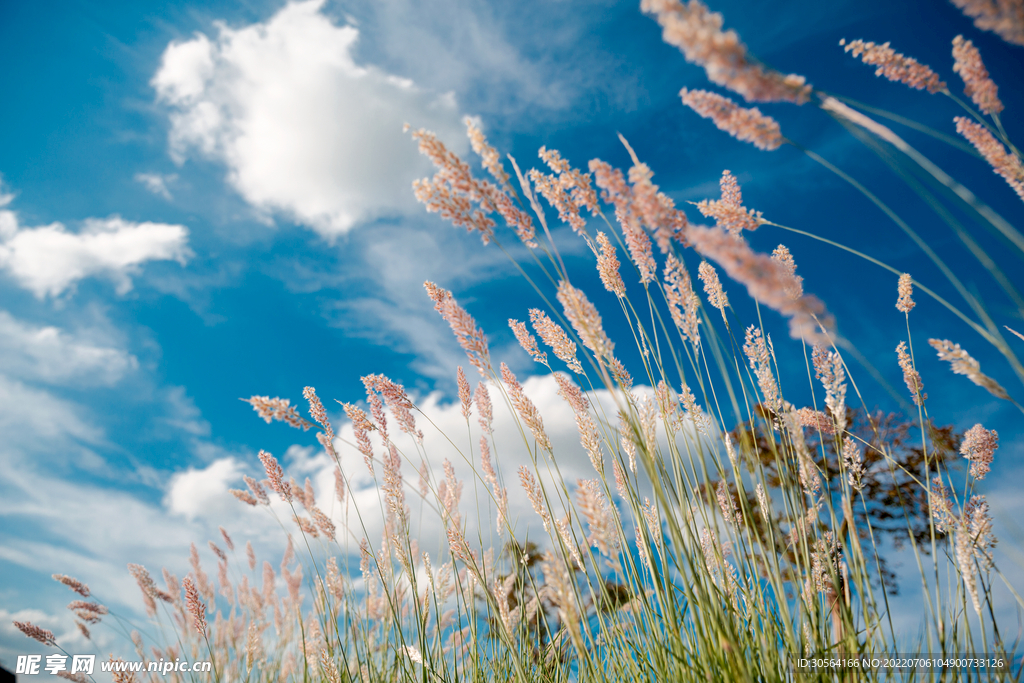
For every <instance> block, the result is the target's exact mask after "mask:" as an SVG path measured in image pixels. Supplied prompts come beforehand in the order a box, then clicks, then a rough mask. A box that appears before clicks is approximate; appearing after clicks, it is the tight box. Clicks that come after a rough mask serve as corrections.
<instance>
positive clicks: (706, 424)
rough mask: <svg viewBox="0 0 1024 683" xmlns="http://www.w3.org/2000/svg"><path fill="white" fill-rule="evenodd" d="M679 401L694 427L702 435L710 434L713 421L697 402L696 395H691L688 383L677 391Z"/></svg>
mask: <svg viewBox="0 0 1024 683" xmlns="http://www.w3.org/2000/svg"><path fill="white" fill-rule="evenodd" d="M679 402H680V403H682V404H683V407H684V408H686V416H687V417H688V418H690V422H692V423H693V426H694V428H696V430H697V431H698V432H699V433H701V434H703V435H704V436H711V429H712V427H714V422H713V421H712V419H711V417H710V416H709V415H708V414H707V413H705V412H704V409H703V408H701V407H700V405H698V404H697V397H696V396H694V395H693V391H692V390H691V389H690V386H689V385H688V384H684V385H683V388H682V391H680V392H679Z"/></svg>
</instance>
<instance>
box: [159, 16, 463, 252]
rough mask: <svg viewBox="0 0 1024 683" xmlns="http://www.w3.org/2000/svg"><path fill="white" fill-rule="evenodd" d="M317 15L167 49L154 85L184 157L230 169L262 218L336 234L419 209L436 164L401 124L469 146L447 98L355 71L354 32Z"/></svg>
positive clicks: (368, 69) (367, 70)
mask: <svg viewBox="0 0 1024 683" xmlns="http://www.w3.org/2000/svg"><path fill="white" fill-rule="evenodd" d="M322 7H323V1H322V0H309V1H307V2H294V3H291V4H288V5H287V6H285V7H284V8H283V9H281V10H280V11H279V12H278V13H277V14H275V15H274V16H273V17H271V18H270V19H269V20H268V21H266V22H265V23H259V24H254V25H250V26H246V27H243V28H238V29H233V28H228V27H226V26H220V27H219V33H218V35H217V36H216V37H215V38H210V37H208V36H206V35H201V34H200V35H197V36H195V37H194V38H192V39H190V40H187V41H185V42H179V43H172V44H171V45H170V46H168V48H167V49H166V51H165V52H164V55H163V60H162V63H161V66H160V69H159V71H158V72H157V74H156V75H155V76H154V78H153V80H152V85H153V87H154V88H155V89H156V91H157V94H158V98H159V100H160V101H162V102H163V103H165V104H166V105H168V106H169V108H170V121H171V131H170V147H171V154H172V156H173V157H174V158H175V159H176V160H177V161H179V162H182V161H183V160H184V159H186V158H187V157H188V156H189V155H190V154H193V153H196V154H199V155H201V156H204V157H206V158H210V159H213V160H216V161H218V162H220V163H223V164H224V165H225V166H226V167H227V171H228V175H227V178H228V182H229V183H230V184H231V185H232V186H233V187H234V188H235V189H236V190H237V191H238V192H239V193H240V194H241V195H242V197H243V198H244V199H245V200H246V201H248V202H249V203H250V204H251V205H253V206H254V207H256V208H257V209H258V210H260V211H261V212H263V213H264V214H275V213H276V214H280V215H282V216H284V217H287V218H289V219H291V220H294V221H296V222H298V223H301V224H304V225H307V226H309V227H312V228H313V229H315V230H316V231H317V232H319V233H320V234H322V235H324V236H325V237H328V238H331V237H334V236H337V235H338V234H340V233H343V232H345V231H347V230H349V229H350V228H352V227H353V226H354V225H356V224H357V223H359V222H361V221H365V220H368V219H372V218H374V217H378V216H384V215H394V214H396V213H398V212H402V211H405V210H408V209H409V208H410V207H411V206H412V205H413V199H412V190H411V187H410V184H411V181H412V180H413V179H414V178H416V177H419V176H422V175H425V174H426V173H428V172H429V165H428V164H427V162H426V161H425V160H424V159H422V158H421V157H420V156H419V154H418V153H417V151H416V146H415V144H413V142H412V141H411V140H410V139H409V137H408V135H406V134H403V132H402V126H403V124H404V123H409V124H411V125H412V126H414V127H425V128H429V129H432V130H434V131H435V132H437V133H438V134H439V135H440V136H441V137H442V139H445V140H449V141H453V142H454V143H455V144H456V145H459V147H457V148H456V149H458V150H460V151H461V150H463V149H464V148H467V147H468V145H467V144H466V143H465V142H464V131H463V129H462V126H461V123H460V121H459V118H460V117H459V115H458V111H457V108H456V105H455V100H454V97H453V96H452V95H437V94H433V93H429V92H425V91H423V90H421V89H419V88H417V87H416V86H415V84H413V83H412V82H411V81H409V80H407V79H402V78H399V77H396V76H394V75H391V74H388V73H386V72H384V71H382V70H381V69H378V68H376V67H373V66H367V65H360V64H357V63H356V61H355V60H354V58H353V50H354V47H355V44H356V41H357V39H358V36H359V31H358V30H357V29H355V28H354V27H352V26H338V25H336V24H335V23H334V22H333V21H332V20H331V19H330V18H328V17H327V16H325V15H324V14H323V12H322V11H321V10H322Z"/></svg>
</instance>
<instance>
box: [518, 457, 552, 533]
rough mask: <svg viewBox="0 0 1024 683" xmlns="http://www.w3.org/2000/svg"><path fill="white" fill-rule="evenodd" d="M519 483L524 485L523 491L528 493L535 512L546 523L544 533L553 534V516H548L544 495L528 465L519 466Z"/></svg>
mask: <svg viewBox="0 0 1024 683" xmlns="http://www.w3.org/2000/svg"><path fill="white" fill-rule="evenodd" d="M519 483H520V484H522V485H523V490H525V491H526V495H527V497H528V498H529V499H530V504H531V505H532V506H533V511H534V512H536V513H537V514H538V515H539V516H540V519H541V521H542V522H543V523H544V531H546V532H548V533H551V515H549V514H548V510H547V508H546V507H545V506H544V493H543V491H542V490H541V487H540V484H538V483H537V480H536V479H534V478H533V473H532V472H531V471H530V468H528V467H527V466H526V465H520V466H519Z"/></svg>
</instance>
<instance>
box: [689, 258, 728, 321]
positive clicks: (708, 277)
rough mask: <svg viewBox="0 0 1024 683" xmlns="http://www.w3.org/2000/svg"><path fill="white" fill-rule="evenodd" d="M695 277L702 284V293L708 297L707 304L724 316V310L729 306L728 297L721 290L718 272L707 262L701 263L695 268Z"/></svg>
mask: <svg viewBox="0 0 1024 683" xmlns="http://www.w3.org/2000/svg"><path fill="white" fill-rule="evenodd" d="M697 277H699V278H700V280H701V282H703V283H704V293H705V294H707V295H708V303H709V304H711V305H712V306H714V307H715V308H717V309H718V310H719V311H721V312H722V316H723V317H724V316H725V308H726V306H728V305H729V297H727V296H726V295H725V290H724V289H722V282H721V280H719V279H718V272H717V271H716V270H715V268H714V266H712V265H711V264H710V263H708V262H707V261H701V262H700V265H699V266H698V267H697Z"/></svg>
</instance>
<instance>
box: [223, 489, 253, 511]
mask: <svg viewBox="0 0 1024 683" xmlns="http://www.w3.org/2000/svg"><path fill="white" fill-rule="evenodd" d="M228 492H229V493H230V494H231V495H233V496H234V497H235V498H237V499H238V500H240V501H242V502H243V503H245V504H246V505H251V506H253V507H256V506H257V505H259V503H260V502H259V501H258V500H256V498H254V497H253V495H252V494H251V493H249V492H248V491H239V490H238V489H228Z"/></svg>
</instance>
